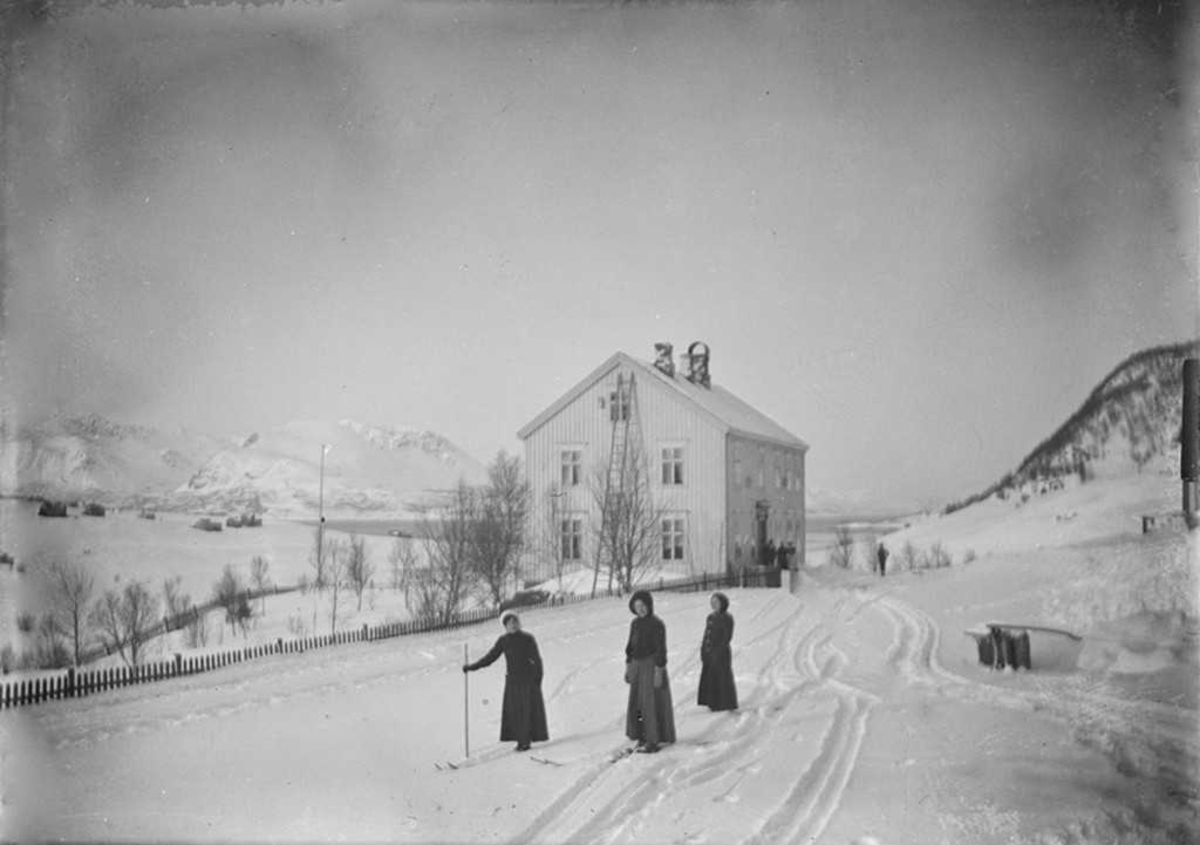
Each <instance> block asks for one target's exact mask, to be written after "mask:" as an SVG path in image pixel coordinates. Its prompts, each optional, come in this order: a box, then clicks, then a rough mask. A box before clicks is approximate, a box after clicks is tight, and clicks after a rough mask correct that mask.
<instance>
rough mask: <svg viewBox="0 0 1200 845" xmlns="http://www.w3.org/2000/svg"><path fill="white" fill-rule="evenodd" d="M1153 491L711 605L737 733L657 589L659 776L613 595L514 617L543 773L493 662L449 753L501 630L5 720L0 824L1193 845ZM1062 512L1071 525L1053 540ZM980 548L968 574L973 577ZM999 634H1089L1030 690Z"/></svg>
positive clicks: (1185, 573)
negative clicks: (1013, 628)
mask: <svg viewBox="0 0 1200 845" xmlns="http://www.w3.org/2000/svg"><path fill="white" fill-rule="evenodd" d="M1159 481H1160V487H1159V488H1158V493H1155V494H1154V495H1153V496H1151V497H1150V499H1147V495H1149V493H1151V492H1153V491H1148V487H1147V484H1146V483H1145V482H1143V481H1139V480H1138V479H1137V478H1136V477H1134V478H1130V479H1126V480H1125V482H1123V483H1118V482H1116V481H1113V482H1112V483H1110V484H1108V485H1107V486H1105V487H1100V486H1096V487H1093V488H1091V489H1090V490H1089V489H1088V488H1087V486H1086V485H1085V486H1084V487H1083V488H1079V489H1077V490H1074V491H1072V490H1065V491H1060V492H1059V493H1057V494H1055V495H1056V496H1057V499H1055V498H1054V497H1047V498H1046V499H1045V500H1039V501H1038V502H1037V503H1036V504H1035V503H1033V502H1031V503H1029V504H1027V505H1025V506H1023V507H1022V508H1010V510H1009V511H1005V513H1004V518H1005V519H1006V520H1007V521H1006V523H1005V530H1004V531H1002V532H999V531H993V530H991V529H989V528H988V527H987V526H988V524H989V520H983V519H980V518H979V517H978V512H975V513H972V510H973V509H968V510H967V511H965V512H963V513H962V514H956V515H951V516H950V517H945V518H942V519H938V520H930V521H929V522H927V523H922V524H920V525H915V524H914V525H913V526H912V527H911V528H910V529H907V533H908V536H909V537H910V538H911V539H913V542H914V543H917V542H918V541H920V542H922V543H924V542H931V541H933V540H935V539H937V540H941V541H943V542H944V543H945V544H946V545H947V547H948V548H952V549H955V550H956V551H955V561H956V562H955V564H954V565H953V566H951V567H950V568H947V569H940V570H930V571H924V572H904V571H901V572H895V571H893V572H892V573H891V574H889V575H888V576H887V577H886V578H879V577H877V576H873V575H871V574H869V573H868V572H865V571H853V570H852V571H844V570H837V569H833V568H830V567H822V568H818V569H812V570H809V571H806V572H804V573H802V574H801V576H800V580H799V583H798V585H797V589H796V591H795V592H794V593H790V592H788V591H787V590H765V589H764V590H736V589H735V590H729V591H727V592H728V593H729V595H730V597H731V599H732V607H731V610H732V612H733V613H734V614H735V617H736V619H737V631H736V635H735V640H734V646H735V651H734V666H735V672H736V676H737V681H738V685H739V692H740V697H741V705H742V706H741V709H740V710H739V711H737V712H736V713H719V714H714V713H710V712H708V711H707V710H706V709H703V708H698V707H697V706H696V705H695V704H694V700H695V690H696V684H697V682H698V677H699V666H698V660H697V646H698V644H699V639H700V635H701V633H702V631H703V625H704V617H705V614H706V612H707V596H706V595H704V594H686V595H676V594H670V593H662V594H659V596H658V598H657V602H656V606H657V607H658V609H659V612H660V614H661V616H662V617H663V619H664V620H665V622H666V624H667V626H668V640H669V646H670V677H671V683H672V687H673V690H674V693H675V702H676V719H677V724H678V729H679V742H678V743H676V744H675V745H674V746H670V747H668V748H666V749H665V750H664V751H663V752H662V753H660V754H658V755H655V756H641V755H634V756H631V757H625V758H622V759H618V760H614V753H615V752H617V751H618V750H620V749H622V748H624V747H626V745H627V743H626V741H625V739H624V737H623V735H622V733H623V720H624V706H625V695H626V688H625V685H624V684H623V683H622V682H621V675H622V671H621V670H622V661H623V651H622V649H623V646H624V642H625V636H626V632H627V626H628V623H629V619H630V616H629V611H628V609H627V608H626V606H625V603H624V602H623V601H621V600H618V599H600V600H596V601H594V602H584V603H579V604H573V605H567V606H563V607H543V608H537V609H527V610H525V611H524V612H523V618H524V621H525V623H526V628H527V629H528V630H530V631H531V632H532V633H533V634H534V635H535V636H536V637H537V638H538V640H539V643H540V645H541V649H542V653H543V656H544V659H545V663H546V667H547V674H546V679H545V682H544V685H543V690H544V693H545V696H546V700H547V708H548V712H549V721H550V732H551V740H550V741H549V742H547V743H545V744H539V745H536V746H535V750H534V752H533V753H532V754H515V753H513V751H512V748H511V745H510V744H500V743H498V742H497V739H496V737H497V736H498V731H499V717H500V713H499V708H500V701H501V692H502V688H503V670H502V668H500V667H499V666H497V667H493V668H492V669H490V670H485V671H483V672H480V673H477V674H474V675H471V676H470V678H469V684H470V686H469V688H467V694H466V702H465V707H466V709H467V711H468V712H469V720H470V721H469V725H470V739H471V754H470V756H469V757H465V756H464V747H463V743H464V737H463V727H464V725H463V713H464V677H463V675H462V673H461V671H460V670H459V664H460V663H461V662H462V657H463V645H464V642H465V644H466V646H467V649H468V652H469V654H470V655H471V657H472V658H474V657H477V656H479V655H480V654H482V653H483V651H484V650H485V649H486V648H487V647H489V646H490V644H491V643H492V642H493V640H494V638H495V637H496V636H497V635H498V634H499V633H500V627H499V625H496V624H488V625H484V626H476V627H472V628H467V629H462V630H459V631H455V632H448V633H440V634H425V635H418V636H412V637H405V638H396V639H391V640H385V641H380V642H375V643H370V644H355V645H346V646H340V647H334V648H327V649H321V650H317V651H312V652H308V653H306V654H303V655H286V656H276V657H270V658H265V659H261V660H257V661H252V662H249V663H245V664H240V665H237V666H234V667H230V668H227V669H224V670H221V671H218V672H213V673H210V674H205V675H199V676H193V677H189V678H182V679H176V680H173V681H167V682H161V683H156V684H148V685H144V686H138V687H132V688H126V689H123V690H118V691H115V692H110V693H104V694H100V695H95V696H92V697H89V698H85V699H81V700H76V701H59V702H50V703H46V704H43V705H38V706H35V707H28V708H23V709H16V710H8V711H3V712H0V748H2V749H3V760H2V762H0V777H2V781H0V782H2V783H3V788H4V799H3V804H2V805H0V808H2V811H3V812H2V815H0V834H2V836H3V838H5V839H7V840H17V841H26V840H28V839H30V838H39V839H43V838H44V839H59V838H62V839H67V840H88V841H98V840H108V841H117V840H119V841H132V840H137V841H164V842H169V841H189V842H193V841H231V840H237V841H325V840H344V841H355V842H363V841H395V842H466V841H473V842H514V843H517V842H547V843H554V842H597V843H620V842H638V843H644V842H650V843H657V842H686V843H701V842H713V843H717V842H720V843H724V842H738V843H758V842H762V843H767V842H795V843H801V842H803V843H810V842H822V843H858V845H866V843H876V845H884V843H921V845H925V843H947V845H952V844H953V845H957V843H1036V845H1052V843H1057V845H1063V843H1070V844H1071V845H1075V844H1076V843H1079V844H1080V845H1082V843H1093V842H1103V843H1110V842H1115V843H1130V845H1132V843H1183V842H1194V841H1196V840H1197V836H1198V833H1200V817H1198V816H1197V813H1198V811H1200V794H1198V792H1197V765H1198V761H1200V723H1198V720H1197V709H1198V698H1200V695H1198V692H1200V661H1198V659H1197V647H1196V639H1197V638H1196V633H1197V632H1196V620H1197V595H1196V537H1195V534H1194V533H1193V534H1192V535H1190V536H1189V535H1186V534H1184V533H1182V532H1180V531H1174V532H1172V531H1167V532H1163V533H1158V534H1150V535H1141V534H1139V533H1137V532H1136V531H1135V530H1133V527H1134V525H1136V519H1135V517H1136V515H1137V514H1138V513H1139V512H1141V511H1143V510H1145V509H1146V508H1147V507H1148V505H1153V506H1155V507H1157V506H1158V505H1154V502H1158V504H1159V505H1163V504H1169V502H1170V497H1169V495H1168V494H1169V492H1170V491H1169V487H1170V486H1171V485H1169V484H1168V483H1167V481H1163V480H1162V479H1160V480H1159ZM1168 481H1169V480H1168ZM1084 496H1091V497H1095V498H1094V501H1092V502H1091V503H1090V504H1089V505H1087V506H1086V507H1082V506H1081V501H1082V500H1081V498H1080V497H1084ZM1155 496H1157V498H1155ZM986 506H987V505H986V504H985V505H984V506H982V507H986ZM1071 510H1074V511H1075V512H1076V513H1077V517H1075V518H1073V519H1072V520H1070V521H1071V522H1073V523H1074V526H1072V528H1071V530H1072V531H1076V532H1079V533H1078V534H1075V535H1072V536H1070V537H1065V538H1060V542H1056V543H1051V542H1048V539H1050V533H1051V532H1054V531H1058V530H1060V529H1061V528H1062V526H1063V523H1064V520H1057V521H1055V520H1054V518H1053V517H1054V515H1055V514H1057V513H1060V512H1063V511H1066V512H1070V511H1071ZM1009 512H1011V513H1013V514H1016V516H1013V517H1009V516H1008V515H1007V514H1008V513H1009ZM1093 512H1100V513H1102V514H1105V516H1104V518H1102V519H1096V518H1093V517H1092V516H1090V514H1092V513H1093ZM999 518H1000V516H999V515H993V518H992V519H991V520H990V522H995V521H996V520H997V519H999ZM1076 519H1077V520H1078V521H1077V522H1076V521H1075V520H1076ZM1089 525H1090V526H1092V528H1091V530H1089V531H1080V529H1078V528H1077V527H1076V526H1089ZM918 532H921V533H918ZM989 532H990V533H989ZM898 536H902V535H898ZM989 537H991V538H995V539H993V541H991V542H989V539H988V538H989ZM998 538H1003V542H1001V541H1000V540H999V539H998ZM889 542H891V540H889ZM968 545H969V547H970V548H972V549H973V550H974V551H976V552H977V557H976V559H975V560H973V561H972V562H970V563H963V562H962V556H961V554H960V553H959V551H958V550H960V549H963V548H967V547H968ZM564 586H569V585H564ZM988 621H999V622H1008V623H1024V624H1031V625H1045V626H1051V627H1061V628H1065V629H1067V630H1070V631H1072V632H1074V633H1076V634H1079V635H1081V636H1082V639H1081V640H1079V641H1074V640H1071V639H1069V638H1065V637H1057V636H1052V635H1050V636H1046V637H1036V636H1035V639H1034V647H1033V663H1034V671H1032V672H1018V673H1012V672H992V671H990V670H988V669H986V668H984V667H981V666H979V665H978V663H977V661H976V653H975V647H974V643H973V641H972V640H971V639H970V638H969V637H968V636H966V635H965V634H964V630H965V629H967V628H971V627H975V626H977V625H979V624H980V623H983V622H988ZM447 761H452V762H456V763H459V764H460V766H459V768H457V769H453V768H446V767H445V766H444V765H441V767H440V768H439V765H440V764H444V763H445V762H447Z"/></svg>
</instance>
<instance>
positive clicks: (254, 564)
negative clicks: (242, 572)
mask: <svg viewBox="0 0 1200 845" xmlns="http://www.w3.org/2000/svg"><path fill="white" fill-rule="evenodd" d="M270 568H271V565H270V564H269V563H268V562H267V559H266V558H265V557H263V556H262V555H255V556H254V557H253V558H251V559H250V581H251V583H253V584H254V589H256V590H258V592H259V596H260V598H261V599H262V610H261V611H260V613H264V614H265V613H266V612H267V589H268V588H269V587H270V586H271V576H270V574H268V573H269V570H270Z"/></svg>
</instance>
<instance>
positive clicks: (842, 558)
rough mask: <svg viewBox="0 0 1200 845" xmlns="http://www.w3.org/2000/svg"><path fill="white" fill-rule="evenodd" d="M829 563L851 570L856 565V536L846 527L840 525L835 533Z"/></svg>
mask: <svg viewBox="0 0 1200 845" xmlns="http://www.w3.org/2000/svg"><path fill="white" fill-rule="evenodd" d="M829 562H830V563H832V564H833V565H834V566H840V567H841V568H842V569H849V568H850V566H851V564H853V563H854V535H853V534H852V533H851V532H850V529H849V528H847V527H846V526H844V525H839V526H838V527H837V528H836V529H835V530H834V532H833V546H832V547H831V548H830V549H829Z"/></svg>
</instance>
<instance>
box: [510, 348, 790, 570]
mask: <svg viewBox="0 0 1200 845" xmlns="http://www.w3.org/2000/svg"><path fill="white" fill-rule="evenodd" d="M656 348H657V350H658V357H657V360H656V361H654V362H647V361H641V360H638V359H636V358H633V357H631V356H629V355H626V354H625V353H623V352H617V353H616V354H614V355H612V356H611V357H610V358H608V360H606V361H605V362H604V363H602V364H601V365H600V366H598V367H597V368H596V369H594V370H593V371H592V372H591V373H589V374H588V375H587V376H586V377H584V378H583V379H582V380H581V381H580V382H579V383H577V384H576V385H575V386H574V387H573V388H571V389H570V390H569V391H567V392H566V393H565V394H563V396H562V397H560V398H559V399H558V400H557V401H555V402H554V403H553V404H551V405H550V406H549V407H548V408H546V409H545V410H544V411H542V413H540V414H538V415H537V416H536V417H535V418H534V419H533V420H531V421H530V422H529V423H528V424H527V425H525V426H524V427H523V428H521V430H520V431H519V432H518V433H517V434H518V437H520V438H521V440H522V441H523V443H524V450H525V467H526V474H527V476H528V479H529V482H530V489H531V503H530V505H531V506H530V514H531V520H532V523H533V524H532V525H531V526H530V528H531V534H532V536H534V537H538V538H542V541H541V542H540V543H535V549H536V551H535V554H534V558H535V560H532V561H530V563H531V564H532V565H534V566H536V567H537V568H538V569H540V570H542V572H543V573H546V572H547V569H550V570H552V569H553V568H554V567H556V566H559V565H562V566H563V567H564V569H567V568H572V567H579V568H583V569H591V568H592V566H593V564H594V561H595V557H596V555H597V554H598V553H599V551H598V541H597V536H598V531H597V529H598V526H599V522H600V519H601V505H600V502H601V501H602V499H603V497H602V496H598V495H597V491H599V490H601V489H602V488H603V487H604V485H605V482H606V480H607V479H609V478H612V477H614V476H613V469H612V467H613V463H614V455H619V454H620V452H621V450H622V449H625V450H627V451H628V452H629V453H630V454H636V456H637V458H638V460H639V461H640V462H641V464H640V465H641V466H642V468H643V477H644V479H645V481H644V483H645V489H646V491H647V492H648V494H649V497H650V499H651V500H652V501H653V504H654V506H655V511H656V513H657V514H658V519H657V522H658V525H657V533H658V535H659V536H658V542H657V543H656V549H657V550H658V551H656V552H655V555H656V557H659V558H660V559H659V568H660V570H661V571H662V572H664V573H672V574H679V575H699V574H701V573H713V574H725V573H727V572H730V571H733V570H736V569H738V568H740V567H743V566H750V565H753V564H754V563H755V562H756V561H757V556H758V555H759V553H760V551H761V549H762V547H763V546H764V544H765V543H766V542H767V541H768V540H770V541H773V542H774V543H775V544H782V543H787V542H791V543H793V544H794V545H795V548H796V556H795V558H794V559H793V561H794V563H795V564H798V563H802V562H803V554H804V534H805V513H804V458H805V453H806V452H807V450H808V446H807V445H806V444H805V443H804V442H803V441H802V440H800V439H799V438H797V437H796V436H794V435H792V434H791V433H789V432H788V431H787V430H786V429H784V428H783V427H782V426H780V425H778V424H777V423H775V422H774V421H773V420H771V419H770V418H769V417H767V416H766V415H765V414H763V413H761V412H760V411H758V410H756V409H754V408H752V407H751V406H750V405H748V404H746V403H745V402H743V401H742V400H741V399H738V398H737V397H736V396H734V395H733V394H732V393H730V392H729V391H727V390H725V389H724V388H722V387H719V386H716V385H713V384H712V383H711V380H710V378H709V373H708V364H709V354H708V349H707V347H706V346H704V344H701V343H694V344H692V346H691V347H689V351H688V354H687V355H684V356H682V357H683V363H685V364H686V371H683V372H677V371H676V368H675V365H674V359H673V357H672V351H671V347H670V345H669V344H658V345H657V347H656ZM681 369H683V368H681Z"/></svg>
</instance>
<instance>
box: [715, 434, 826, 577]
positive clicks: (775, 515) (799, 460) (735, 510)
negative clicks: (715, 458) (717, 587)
mask: <svg viewBox="0 0 1200 845" xmlns="http://www.w3.org/2000/svg"><path fill="white" fill-rule="evenodd" d="M804 457H805V453H804V450H803V449H799V448H793V447H787V446H783V445H780V444H776V443H771V442H768V441H761V440H756V439H753V438H750V437H744V436H741V435H735V434H731V435H730V436H729V448H728V455H727V467H728V476H727V477H728V484H727V487H726V490H727V492H726V495H727V501H728V516H727V517H726V521H727V522H728V524H729V526H730V531H729V542H728V555H729V559H730V560H731V561H733V563H734V566H735V567H736V566H746V565H752V564H753V563H754V562H755V559H754V554H755V551H754V549H755V540H756V530H757V529H756V526H755V519H756V517H755V507H756V503H757V502H759V501H764V502H766V503H767V505H768V508H769V512H768V517H767V537H768V538H769V539H773V540H775V542H776V543H779V542H781V541H788V540H790V541H791V542H793V543H795V544H796V557H795V558H794V559H793V564H797V563H798V564H803V563H804V543H805V534H806V531H807V521H806V517H805V511H804V483H805V481H804V473H805V467H804ZM781 478H782V479H783V480H784V481H785V482H789V481H790V483H785V484H784V485H781V484H780V480H781Z"/></svg>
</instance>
